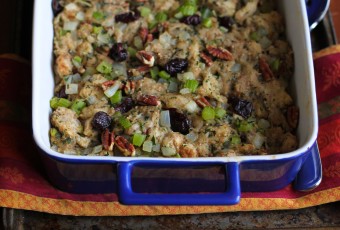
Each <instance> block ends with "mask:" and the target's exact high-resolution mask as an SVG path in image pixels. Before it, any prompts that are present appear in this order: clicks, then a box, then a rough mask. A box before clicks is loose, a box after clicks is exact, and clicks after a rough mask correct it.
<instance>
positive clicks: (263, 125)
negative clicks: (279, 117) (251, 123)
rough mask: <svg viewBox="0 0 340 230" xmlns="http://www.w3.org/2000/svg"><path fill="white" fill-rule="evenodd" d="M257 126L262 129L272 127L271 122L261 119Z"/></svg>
mask: <svg viewBox="0 0 340 230" xmlns="http://www.w3.org/2000/svg"><path fill="white" fill-rule="evenodd" d="M257 125H258V126H259V128H260V129H268V128H269V127H270V123H269V121H267V120H265V119H260V120H259V121H258V122H257Z"/></svg>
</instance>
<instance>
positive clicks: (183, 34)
mask: <svg viewBox="0 0 340 230" xmlns="http://www.w3.org/2000/svg"><path fill="white" fill-rule="evenodd" d="M178 35H179V36H178V38H179V40H182V41H186V40H189V39H190V34H189V33H188V32H186V31H181V32H180V33H179V34H178Z"/></svg>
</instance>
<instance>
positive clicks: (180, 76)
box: [177, 72, 195, 82]
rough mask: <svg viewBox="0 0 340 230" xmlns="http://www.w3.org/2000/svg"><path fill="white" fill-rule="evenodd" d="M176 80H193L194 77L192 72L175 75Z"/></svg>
mask: <svg viewBox="0 0 340 230" xmlns="http://www.w3.org/2000/svg"><path fill="white" fill-rule="evenodd" d="M177 79H178V80H180V81H184V82H185V81H187V80H195V75H194V73H193V72H185V73H182V74H177Z"/></svg>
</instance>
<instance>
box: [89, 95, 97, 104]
mask: <svg viewBox="0 0 340 230" xmlns="http://www.w3.org/2000/svg"><path fill="white" fill-rule="evenodd" d="M86 100H87V102H88V103H89V104H90V105H93V104H95V103H96V102H97V98H96V97H95V96H93V95H91V96H89V97H88V98H87V99H86Z"/></svg>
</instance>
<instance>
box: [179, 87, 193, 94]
mask: <svg viewBox="0 0 340 230" xmlns="http://www.w3.org/2000/svg"><path fill="white" fill-rule="evenodd" d="M179 93H180V94H188V93H191V90H190V89H188V88H183V89H181V90H180V91H179Z"/></svg>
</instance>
